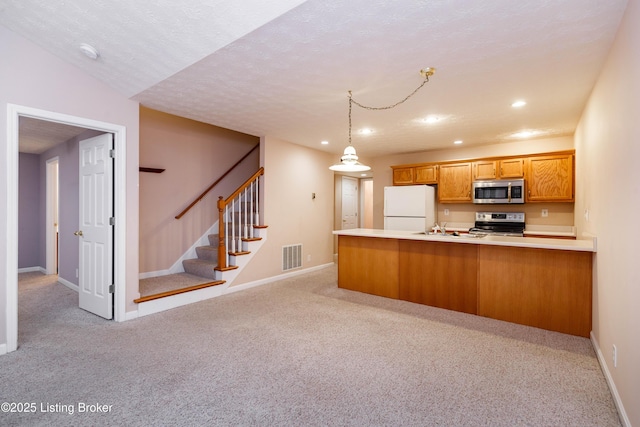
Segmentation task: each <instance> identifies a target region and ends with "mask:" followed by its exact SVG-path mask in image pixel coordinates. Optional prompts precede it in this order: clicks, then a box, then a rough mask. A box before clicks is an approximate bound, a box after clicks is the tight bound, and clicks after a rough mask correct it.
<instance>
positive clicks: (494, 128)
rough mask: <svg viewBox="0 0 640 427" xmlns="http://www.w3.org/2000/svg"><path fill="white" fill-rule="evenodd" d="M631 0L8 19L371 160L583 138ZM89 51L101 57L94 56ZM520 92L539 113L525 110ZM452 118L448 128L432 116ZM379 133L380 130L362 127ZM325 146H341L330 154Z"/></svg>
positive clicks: (138, 96)
mask: <svg viewBox="0 0 640 427" xmlns="http://www.w3.org/2000/svg"><path fill="white" fill-rule="evenodd" d="M626 4H627V1H626V0H607V1H602V0H536V1H529V2H518V1H513V0H484V1H481V0H477V1H469V0H402V1H393V2H391V1H388V0H350V1H348V2H346V1H326V0H308V1H306V2H303V1H300V0H298V1H293V0H290V1H269V2H264V1H258V0H252V1H244V2H228V1H222V0H219V1H206V0H188V1H183V2H180V3H176V2H173V1H171V0H162V1H155V2H153V5H150V4H149V3H148V2H130V1H128V0H112V1H106V0H103V1H98V0H95V1H92V2H86V1H82V0H70V1H65V2H50V1H46V0H3V1H2V2H0V25H5V26H6V27H8V28H9V29H11V30H13V31H15V32H17V33H19V34H22V35H24V36H25V37H27V38H29V39H31V40H32V41H34V42H35V43H37V44H39V45H41V46H43V47H44V48H45V49H47V50H50V51H51V52H53V53H54V54H56V55H57V56H59V57H61V58H63V59H65V60H67V61H69V62H71V63H73V64H75V65H76V66H78V67H80V68H82V69H84V70H86V71H87V72H88V73H89V74H91V75H93V76H95V77H96V78H98V79H100V80H103V81H104V82H106V83H107V84H109V85H111V86H112V87H113V88H114V89H116V90H118V91H120V92H121V93H123V94H124V95H125V96H128V97H131V98H133V99H135V100H137V101H139V102H140V103H142V104H143V105H145V106H147V107H150V108H154V109H157V110H161V111H165V112H168V113H172V114H176V115H179V116H183V117H188V118H191V119H195V120H200V121H203V122H206V123H211V124H214V125H217V126H222V127H226V128H229V129H233V130H237V131H240V132H244V133H248V134H251V135H256V136H265V135H267V136H272V137H277V138H281V139H284V140H288V141H291V142H294V143H297V144H302V145H307V146H310V147H313V148H317V149H320V150H326V151H330V152H333V153H340V152H341V151H342V150H343V149H344V146H345V145H346V143H347V130H348V120H347V112H348V101H347V91H348V90H352V91H353V96H354V99H355V100H357V101H359V102H361V103H363V104H366V105H372V106H384V105H389V104H393V103H395V102H397V101H399V100H401V99H402V98H404V97H405V96H406V95H408V94H409V93H410V92H411V91H412V90H413V89H415V88H416V87H417V86H418V85H419V84H420V83H421V81H422V77H421V76H420V75H419V70H420V69H422V68H425V67H435V68H436V69H437V71H436V74H435V75H434V76H433V77H432V78H431V79H430V82H429V83H427V85H426V86H425V87H424V88H422V89H421V90H420V91H419V92H418V93H417V94H416V95H415V96H414V97H413V98H411V99H410V100H408V101H407V102H406V103H404V104H402V105H400V106H398V107H396V108H394V109H391V110H385V111H367V110H362V109H360V108H358V107H354V111H353V126H354V136H353V144H354V146H355V147H356V149H357V150H358V154H359V155H360V156H366V157H372V156H380V155H385V154H390V153H401V152H412V151H422V150H430V149H438V148H444V147H450V146H451V144H452V142H453V141H454V140H457V139H461V140H463V141H464V144H465V145H475V144H489V143H497V142H506V141H512V140H514V139H513V137H512V136H511V134H512V133H514V132H518V131H521V130H525V129H531V130H536V131H538V132H539V133H538V136H540V137H544V136H556V135H571V134H573V132H574V130H575V128H576V125H577V121H578V120H579V117H580V114H581V112H582V109H583V108H584V105H585V103H586V100H587V97H588V96H589V94H590V92H591V90H592V88H593V85H594V83H595V81H596V79H597V77H598V74H599V72H600V69H601V67H602V64H603V62H604V60H605V58H606V55H607V52H608V50H609V48H610V46H611V44H612V42H613V38H614V37H615V34H616V30H617V27H618V25H619V23H620V19H621V17H622V14H623V13H624V9H625V7H626ZM80 43H89V44H92V45H93V46H95V47H96V48H97V49H98V50H99V51H100V54H101V56H100V58H99V59H98V60H97V61H90V60H88V59H87V58H85V57H82V56H81V54H80V53H79V51H78V45H79V44H80ZM516 99H525V100H526V101H527V102H528V104H527V106H525V107H524V108H522V109H518V110H515V109H513V108H511V106H510V105H511V103H512V102H513V101H514V100H516ZM431 114H435V115H439V116H441V117H443V119H441V120H440V121H439V122H438V123H437V124H432V125H427V124H425V123H424V122H422V121H420V119H423V118H424V117H426V116H427V115H431ZM362 127H370V128H372V129H373V130H374V133H373V134H371V135H368V136H363V135H360V134H359V133H357V130H358V129H360V128H362ZM322 140H327V141H329V145H326V146H321V145H320V141H322Z"/></svg>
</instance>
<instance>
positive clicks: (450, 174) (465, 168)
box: [438, 162, 472, 203]
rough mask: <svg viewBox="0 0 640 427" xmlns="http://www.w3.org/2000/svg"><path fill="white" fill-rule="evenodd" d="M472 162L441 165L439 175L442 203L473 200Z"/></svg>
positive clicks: (439, 199) (439, 191)
mask: <svg viewBox="0 0 640 427" xmlns="http://www.w3.org/2000/svg"><path fill="white" fill-rule="evenodd" d="M471 165H472V164H471V163H470V162H467V163H449V164H442V165H440V170H439V175H440V176H439V177H438V201H439V202H441V203H465V202H470V201H471V177H472V174H471Z"/></svg>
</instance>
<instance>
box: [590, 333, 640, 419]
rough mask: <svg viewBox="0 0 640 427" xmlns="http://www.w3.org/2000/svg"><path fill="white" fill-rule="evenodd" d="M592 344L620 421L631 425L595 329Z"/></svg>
mask: <svg viewBox="0 0 640 427" xmlns="http://www.w3.org/2000/svg"><path fill="white" fill-rule="evenodd" d="M591 344H592V345H593V348H594V350H595V351H596V356H597V357H598V363H600V368H601V369H602V372H603V373H604V377H605V379H606V380H607V385H608V386H609V390H610V391H611V396H612V397H613V403H614V404H615V405H616V408H617V409H618V415H619V416H620V421H621V422H622V425H623V426H624V427H631V421H629V417H628V416H627V412H626V411H625V410H624V405H623V404H622V400H621V399H620V394H618V389H617V388H616V383H614V382H613V377H612V376H611V372H609V367H608V366H607V363H606V362H605V358H604V354H602V350H601V349H600V344H598V340H597V339H596V337H595V335H593V331H592V332H591Z"/></svg>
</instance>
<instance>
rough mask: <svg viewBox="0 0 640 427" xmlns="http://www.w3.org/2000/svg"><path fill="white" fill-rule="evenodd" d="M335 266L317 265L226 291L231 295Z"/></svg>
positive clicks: (233, 287)
mask: <svg viewBox="0 0 640 427" xmlns="http://www.w3.org/2000/svg"><path fill="white" fill-rule="evenodd" d="M332 265H333V263H332V262H330V263H328V264H322V265H317V266H315V267H310V268H305V269H303V270H296V271H291V272H289V273H284V274H279V275H277V276H271V277H267V278H266V279H260V280H256V281H254V282H248V283H243V284H241V285H236V286H230V287H228V288H227V289H226V291H225V294H230V293H233V292H238V291H244V290H246V289H250V288H255V287H256V286H261V285H266V284H267V283H272V282H276V281H278V280H282V279H286V278H289V277H294V276H299V275H301V274H305V273H311V272H312V271H318V270H322V269H325V268H328V267H331V266H332Z"/></svg>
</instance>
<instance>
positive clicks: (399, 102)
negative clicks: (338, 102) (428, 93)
mask: <svg viewBox="0 0 640 427" xmlns="http://www.w3.org/2000/svg"><path fill="white" fill-rule="evenodd" d="M428 82H429V76H428V75H425V77H424V80H423V81H422V84H421V85H420V86H418V87H417V88H416V89H415V90H414V91H413V92H411V93H410V94H409V95H407V96H406V97H405V98H404V99H402V100H401V101H398V102H396V103H395V104H392V105H387V106H385V107H369V106H367V105H362V104H360V103H359V102H358V101H355V100H354V99H353V98H352V96H351V91H349V128H351V103H353V104H356V105H357V106H358V107H360V108H364V109H365V110H390V109H392V108H394V107H397V106H398V105H400V104H402V103H404V102H406V101H407V100H408V99H409V98H411V97H412V96H413V95H415V94H416V92H418V91H419V90H420V89H422V87H423V86H424V85H426V84H427V83H428Z"/></svg>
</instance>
